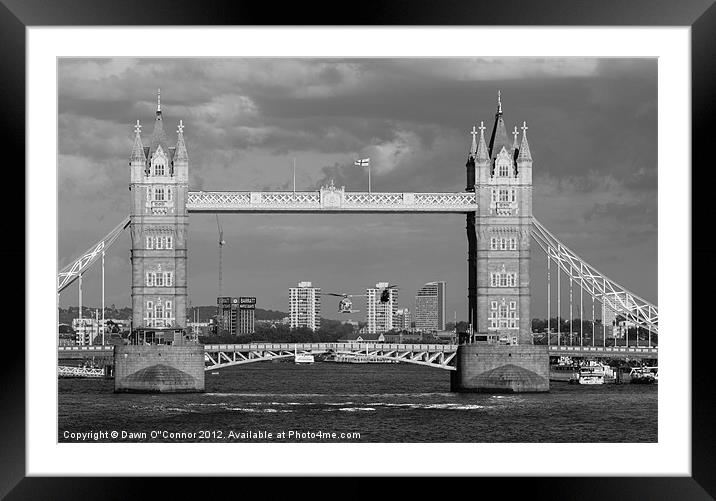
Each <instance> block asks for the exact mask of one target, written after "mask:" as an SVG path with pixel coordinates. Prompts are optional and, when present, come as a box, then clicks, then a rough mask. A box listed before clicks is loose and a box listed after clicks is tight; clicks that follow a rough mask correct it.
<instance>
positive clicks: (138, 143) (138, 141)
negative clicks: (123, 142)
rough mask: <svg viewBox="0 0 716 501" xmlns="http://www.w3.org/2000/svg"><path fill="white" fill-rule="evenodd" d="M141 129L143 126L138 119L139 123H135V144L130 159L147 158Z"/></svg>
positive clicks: (142, 159)
mask: <svg viewBox="0 0 716 501" xmlns="http://www.w3.org/2000/svg"><path fill="white" fill-rule="evenodd" d="M141 130H142V126H141V124H140V123H139V120H137V123H136V124H135V125H134V146H132V156H131V157H130V161H131V160H141V161H144V160H145V159H146V158H145V156H144V145H143V144H142V136H141V134H140V131H141Z"/></svg>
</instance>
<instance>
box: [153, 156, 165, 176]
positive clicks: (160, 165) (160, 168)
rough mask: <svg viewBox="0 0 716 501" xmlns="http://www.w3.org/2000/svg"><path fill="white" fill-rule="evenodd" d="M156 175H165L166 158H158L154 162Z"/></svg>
mask: <svg viewBox="0 0 716 501" xmlns="http://www.w3.org/2000/svg"><path fill="white" fill-rule="evenodd" d="M154 175H155V176H163V175H164V160H163V159H157V160H156V161H155V162H154Z"/></svg>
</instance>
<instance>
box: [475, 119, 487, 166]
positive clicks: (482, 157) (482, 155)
mask: <svg viewBox="0 0 716 501" xmlns="http://www.w3.org/2000/svg"><path fill="white" fill-rule="evenodd" d="M489 159H490V155H489V154H488V153H487V144H486V143H485V125H484V122H480V142H479V143H478V145H477V153H476V154H475V160H476V161H478V162H485V161H487V160H489Z"/></svg>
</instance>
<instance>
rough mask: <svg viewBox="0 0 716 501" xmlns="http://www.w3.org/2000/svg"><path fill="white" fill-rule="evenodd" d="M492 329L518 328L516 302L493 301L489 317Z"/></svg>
mask: <svg viewBox="0 0 716 501" xmlns="http://www.w3.org/2000/svg"><path fill="white" fill-rule="evenodd" d="M489 320H490V321H489V328H490V329H516V328H518V325H517V323H518V320H519V318H518V317H517V310H516V302H515V301H510V302H509V303H508V302H506V301H505V300H504V299H503V300H502V301H500V302H498V301H491V303H490V315H489Z"/></svg>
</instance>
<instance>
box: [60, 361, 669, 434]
mask: <svg viewBox="0 0 716 501" xmlns="http://www.w3.org/2000/svg"><path fill="white" fill-rule="evenodd" d="M113 384H114V383H113V381H112V380H79V379H61V380H59V410H58V416H59V430H58V440H59V441H60V442H74V441H77V439H75V438H72V437H73V436H76V435H71V434H78V433H92V432H106V438H105V436H100V435H97V436H96V437H97V440H96V441H99V442H112V441H131V442H144V441H155V442H165V441H167V442H181V441H189V442H194V441H206V442H230V441H251V442H297V441H303V442H656V441H657V438H658V437H657V386H654V385H600V386H579V385H568V384H566V383H552V384H551V391H550V393H541V394H513V395H488V394H456V393H450V377H449V373H448V372H447V371H443V370H439V369H434V368H427V367H420V366H414V365H408V364H335V363H315V364H313V365H295V364H293V363H270V362H263V363H255V364H247V365H243V366H235V367H229V368H226V369H221V370H220V371H219V374H218V375H213V374H210V373H207V374H206V393H203V394H178V395H133V394H114V393H113V392H112V390H113ZM627 423H628V426H627V425H626V424H627ZM112 431H116V432H117V433H118V437H117V438H116V439H113V438H111V432H112ZM123 431H124V432H125V433H135V434H139V435H135V436H134V438H129V437H127V438H125V439H122V432H123ZM152 432H155V433H156V432H159V433H158V435H157V436H156V438H152ZM232 432H233V433H234V435H235V436H231V433H232ZM258 432H263V433H264V436H263V437H261V438H255V436H254V438H251V435H249V437H247V436H246V435H242V434H246V433H249V434H254V433H258ZM281 432H284V433H285V436H284V437H283V438H281V436H280V433H281ZM290 432H294V433H293V434H291V436H289V433H290ZM318 432H323V433H327V434H329V435H328V438H324V437H325V435H323V436H321V435H319V434H318ZM142 433H145V434H146V437H143V436H142V435H141V434H142ZM182 433H183V434H184V435H179V436H177V435H173V436H171V435H169V434H182ZM268 433H271V434H272V435H271V437H270V438H268V437H266V436H265V434H268ZM307 433H308V435H306V434H307ZM310 433H313V435H310ZM332 433H335V434H336V438H333V436H332V435H330V434H332ZM341 433H343V434H346V433H352V434H354V433H359V434H360V438H357V437H353V438H346V437H345V435H344V436H343V437H342V438H341V435H340V434H341ZM81 440H82V441H95V440H94V438H93V436H92V435H86V436H85V437H84V438H81Z"/></svg>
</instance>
